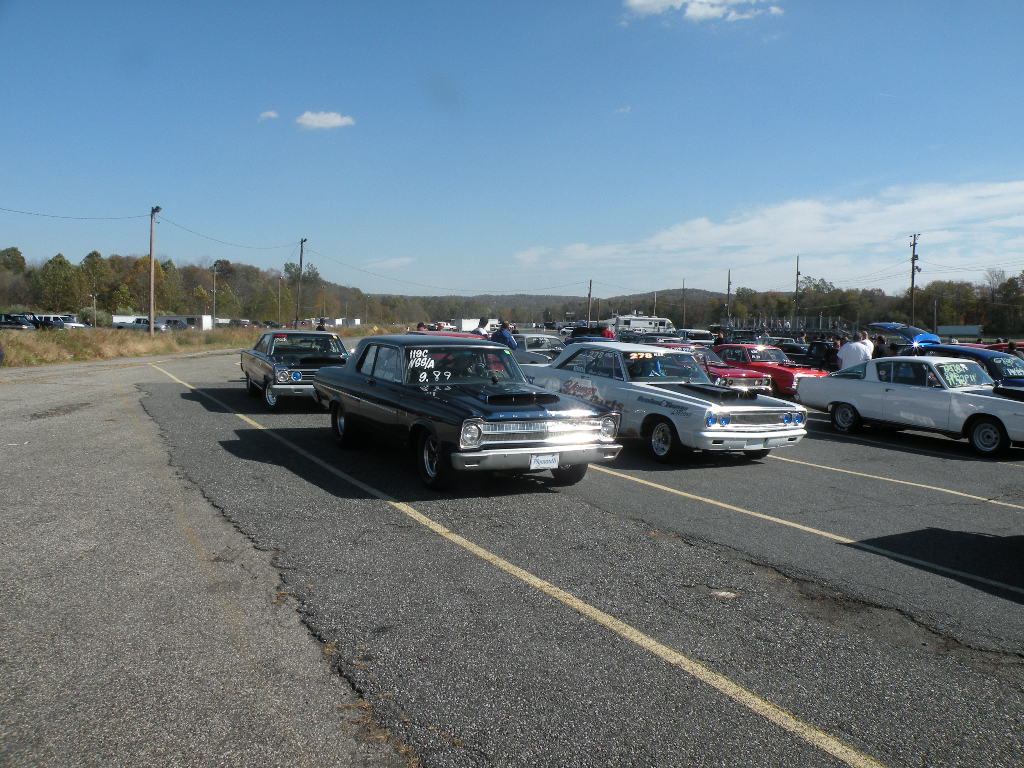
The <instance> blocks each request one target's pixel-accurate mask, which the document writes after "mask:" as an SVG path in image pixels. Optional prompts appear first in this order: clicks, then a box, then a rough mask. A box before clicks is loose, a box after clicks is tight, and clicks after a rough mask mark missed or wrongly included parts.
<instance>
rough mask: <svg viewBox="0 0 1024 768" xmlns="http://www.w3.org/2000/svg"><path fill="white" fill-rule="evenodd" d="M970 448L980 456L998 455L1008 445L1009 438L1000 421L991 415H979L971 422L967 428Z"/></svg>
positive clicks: (1003, 451)
mask: <svg viewBox="0 0 1024 768" xmlns="http://www.w3.org/2000/svg"><path fill="white" fill-rule="evenodd" d="M967 439H968V440H969V441H970V443H971V448H973V449H974V450H975V451H977V452H978V453H980V454H981V455H982V456H998V455H1000V454H1001V453H1005V452H1006V449H1007V448H1009V446H1010V438H1008V437H1007V436H1006V430H1005V429H1003V425H1002V424H1001V423H1000V421H999V420H998V419H996V418H993V417H992V416H981V417H979V418H977V419H975V420H974V421H973V422H971V426H970V428H969V429H968V430H967Z"/></svg>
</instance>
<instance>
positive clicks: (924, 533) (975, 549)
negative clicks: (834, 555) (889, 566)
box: [846, 528, 1024, 603]
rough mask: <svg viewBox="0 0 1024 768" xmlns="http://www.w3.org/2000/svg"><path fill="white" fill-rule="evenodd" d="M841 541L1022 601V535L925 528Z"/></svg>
mask: <svg viewBox="0 0 1024 768" xmlns="http://www.w3.org/2000/svg"><path fill="white" fill-rule="evenodd" d="M846 546H848V547H852V548H854V549H860V550H863V551H865V552H871V553H872V554H876V555H882V556H883V557H888V558H890V559H893V560H897V561H899V562H902V563H906V564H908V565H912V566H914V567H915V568H920V569H921V570H924V571H928V572H929V573H934V574H937V575H939V576H946V577H948V578H951V579H955V580H956V581H959V582H961V583H962V584H966V585H968V586H970V587H974V588H975V589H980V590H982V591H984V592H988V593H989V594H992V595H995V596H997V597H1001V598H1003V599H1006V600H1011V601H1013V602H1015V603H1024V536H993V535H991V534H987V533H970V532H965V531H950V530H946V529H943V528H924V529H921V530H918V531H908V532H907V533H898V534H894V535H892V536H880V537H878V538H874V539H864V540H863V541H857V542H854V543H852V544H847V545H846ZM935 566H938V567H935ZM946 569H949V570H946Z"/></svg>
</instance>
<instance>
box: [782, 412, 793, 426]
mask: <svg viewBox="0 0 1024 768" xmlns="http://www.w3.org/2000/svg"><path fill="white" fill-rule="evenodd" d="M782 423H783V424H792V423H793V414H792V413H786V414H783V416H782Z"/></svg>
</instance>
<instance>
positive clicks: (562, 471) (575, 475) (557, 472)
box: [551, 464, 589, 485]
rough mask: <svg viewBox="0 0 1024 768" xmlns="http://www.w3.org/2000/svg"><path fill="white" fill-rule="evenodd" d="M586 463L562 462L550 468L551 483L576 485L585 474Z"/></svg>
mask: <svg viewBox="0 0 1024 768" xmlns="http://www.w3.org/2000/svg"><path fill="white" fill-rule="evenodd" d="M588 466H589V465H588V464H563V465H562V466H560V467H558V468H557V469H552V470H551V476H552V477H553V478H554V481H553V482H552V485H576V483H578V482H579V481H580V480H582V479H583V477H584V475H586V474H587V467H588Z"/></svg>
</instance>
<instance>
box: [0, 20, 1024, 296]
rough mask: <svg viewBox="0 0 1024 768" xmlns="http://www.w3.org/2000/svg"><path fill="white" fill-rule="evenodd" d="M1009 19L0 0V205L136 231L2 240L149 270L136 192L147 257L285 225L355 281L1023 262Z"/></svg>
mask: <svg viewBox="0 0 1024 768" xmlns="http://www.w3.org/2000/svg"><path fill="white" fill-rule="evenodd" d="M1022 32H1024V3H1020V2H1017V0H978V2H973V3H964V2H951V1H949V0H929V1H925V0H906V1H905V2H892V1H891V0H888V1H887V2H883V1H879V2H875V1H874V0H863V1H861V2H820V0H818V1H814V0H765V1H764V2H752V1H750V0H706V1H705V2H696V1H687V0H564V1H562V0H546V1H545V2H533V1H532V0H517V1H516V2H496V1H495V2H491V1H488V0H476V1H473V0H461V1H454V0H452V1H448V0H436V1H435V2H430V3H426V2H419V1H413V0H403V1H397V0H395V1H392V2H389V1H388V0H372V1H371V2H365V1H364V2H346V1H344V0H337V1H336V2H326V1H324V2H312V1H303V0H292V2H288V3H282V2H279V1H277V2H263V1H261V0H250V1H249V2H244V3H243V2H229V1H227V0H205V2H192V1H191V0H180V1H179V2H177V3H154V2H138V1H136V2H105V1H104V0H94V1H93V2H88V3H85V2H58V1H56V0H55V1H53V2H46V0H36V1H35V2H28V1H26V0H0V49H2V50H3V51H4V71H3V77H2V78H0V104H2V105H3V108H4V113H5V115H4V119H2V120H0V147H2V150H0V178H2V179H3V185H2V189H0V208H5V209H11V210H17V211H26V212H32V213H45V214H51V215H54V216H68V217H122V216H141V217H142V218H138V219H113V220H111V219H103V220H88V219H59V218H47V217H42V216H29V215H24V214H19V213H12V212H10V211H3V210H0V248H2V247H6V246H8V245H14V246H17V247H19V248H21V250H22V252H23V253H24V254H25V256H26V258H27V259H28V260H29V261H30V262H35V263H41V262H43V261H45V260H46V259H48V258H50V257H51V256H53V254H55V253H57V252H62V253H64V254H65V256H67V257H68V258H69V259H71V260H72V261H79V260H81V258H82V257H83V256H85V254H86V253H88V252H89V251H91V250H93V249H95V250H99V251H100V252H101V253H103V254H104V255H108V254H110V253H121V254H132V253H136V254H138V253H144V252H146V251H147V249H148V243H149V222H148V213H149V209H150V207H151V206H153V205H160V206H162V208H163V212H162V214H161V218H162V219H163V221H162V222H161V223H160V224H159V225H158V227H157V253H158V254H159V255H160V256H161V258H172V259H174V260H175V262H176V263H179V264H189V263H194V264H208V263H210V262H212V261H213V260H214V259H217V258H226V259H229V260H231V261H238V262H246V263H251V264H256V265H259V266H261V267H277V268H280V267H281V265H282V264H283V263H284V262H286V261H295V260H297V257H298V240H299V238H300V237H306V238H308V243H307V251H306V255H307V258H308V259H309V260H310V261H312V262H313V263H315V264H316V265H317V267H318V269H319V270H320V273H321V275H323V276H324V277H326V278H327V279H329V280H332V281H334V282H338V283H343V284H346V285H355V286H358V287H360V288H362V289H363V290H365V291H368V292H373V293H380V292H386V293H408V294H437V293H463V294H465V293H497V292H519V291H523V292H530V293H567V294H585V293H586V289H587V285H586V281H587V280H588V279H593V280H594V293H595V295H598V296H610V295H615V294H621V293H633V292H642V291H652V290H660V289H666V288H677V287H680V286H681V285H682V282H683V281H684V280H685V282H686V286H687V287H689V288H706V289H710V290H722V291H724V290H725V284H726V270H729V269H731V271H732V280H733V288H734V289H735V288H736V287H737V286H746V287H750V288H754V289H758V290H766V289H778V290H791V289H792V284H793V278H794V271H795V259H796V256H797V254H800V265H801V271H802V272H803V273H804V274H805V275H811V276H813V277H820V278H825V279H828V280H831V281H833V282H835V283H836V284H838V285H842V286H844V287H879V288H882V289H884V290H885V291H887V292H889V293H896V292H900V291H903V290H905V289H906V287H907V285H908V282H909V257H910V248H909V242H910V239H909V235H910V234H912V233H915V232H917V233H921V238H920V242H919V246H918V249H919V253H920V256H921V261H920V264H921V266H922V269H923V272H922V273H921V275H920V279H921V280H922V281H923V282H925V283H926V282H928V281H930V280H936V279H967V280H976V281H981V280H983V279H984V276H985V271H986V270H987V269H1004V270H1006V272H1007V273H1008V274H1016V273H1018V272H1020V271H1021V270H1022V269H1024V141H1022V139H1021V136H1022V126H1024V98H1022V88H1021V86H1020V80H1021V76H1022V73H1024V45H1022V44H1021V42H1020V41H1021V33H1022ZM188 230H191V231H188ZM195 233H198V234H195ZM199 235H205V237H201V236H199ZM209 238H212V239H209ZM216 240H220V241H223V242H215V241H216ZM227 243H231V244H236V245H245V246H250V247H246V248H240V247H235V245H228V244H227ZM277 246H280V247H277Z"/></svg>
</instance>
